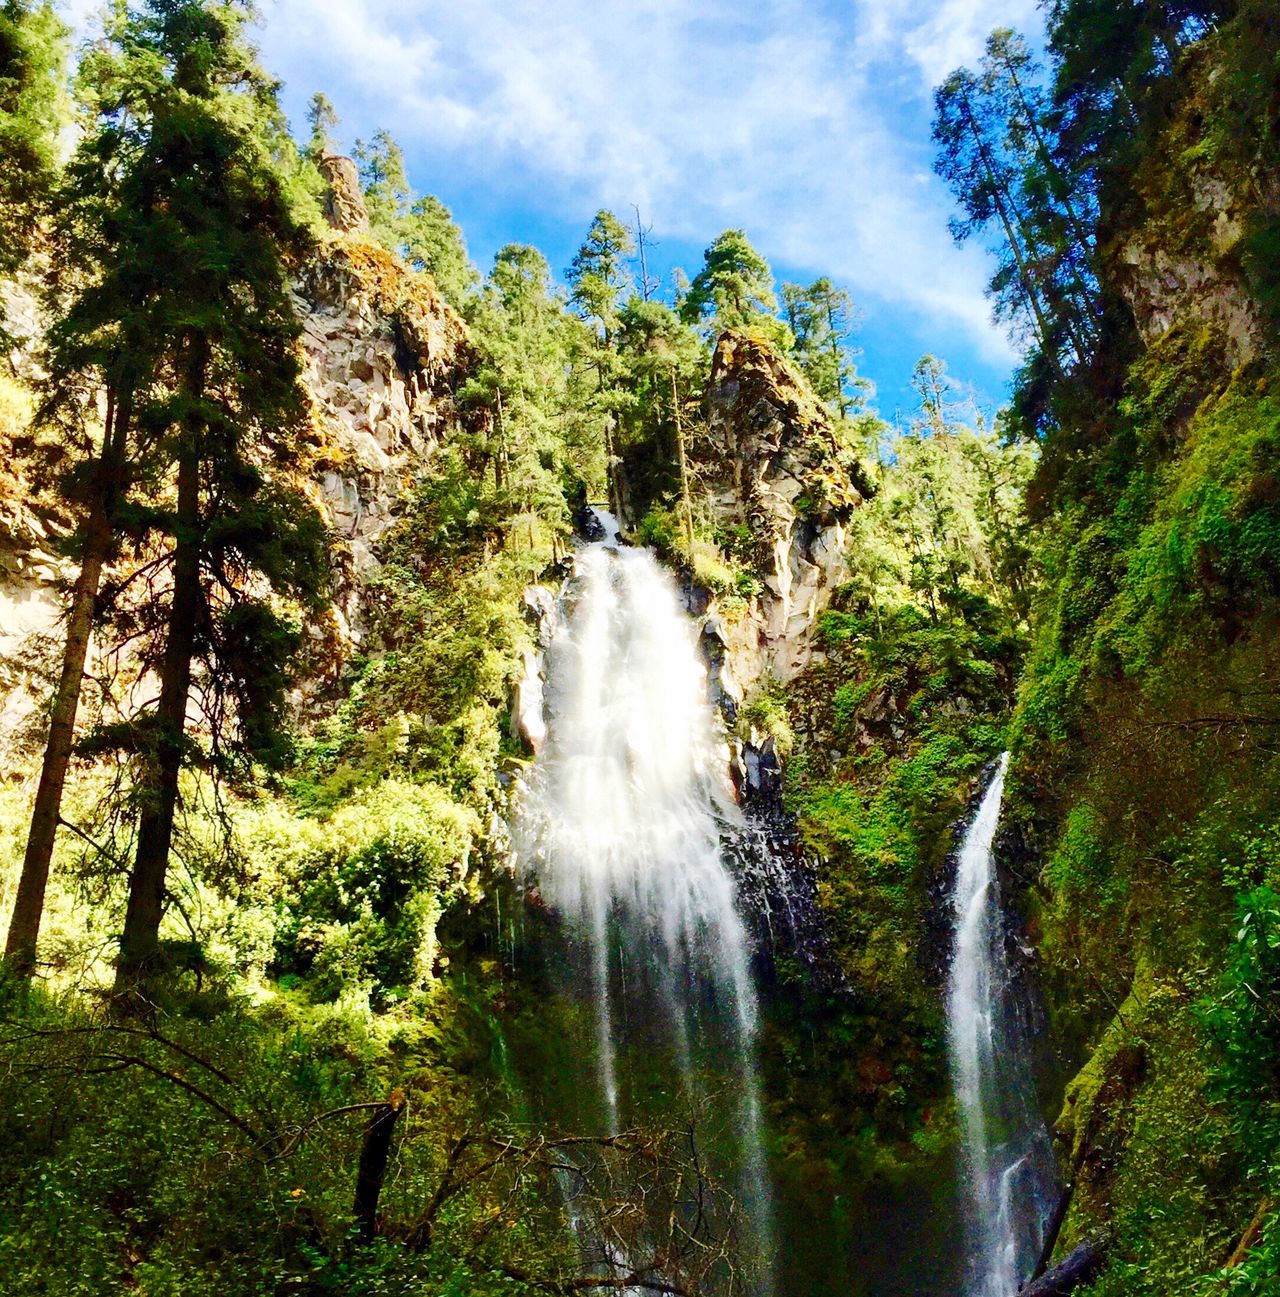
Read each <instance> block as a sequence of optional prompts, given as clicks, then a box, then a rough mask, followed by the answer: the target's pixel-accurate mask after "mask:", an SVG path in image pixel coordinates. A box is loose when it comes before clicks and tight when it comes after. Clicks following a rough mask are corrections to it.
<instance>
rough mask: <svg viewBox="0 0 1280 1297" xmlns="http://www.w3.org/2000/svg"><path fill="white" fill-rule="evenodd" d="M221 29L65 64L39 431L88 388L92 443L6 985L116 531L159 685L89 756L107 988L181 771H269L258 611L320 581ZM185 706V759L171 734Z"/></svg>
mask: <svg viewBox="0 0 1280 1297" xmlns="http://www.w3.org/2000/svg"><path fill="white" fill-rule="evenodd" d="M245 17H246V13H245V10H244V9H243V8H242V7H241V6H240V5H237V4H230V3H219V2H218V0H150V2H149V3H148V4H146V5H145V6H143V7H142V8H141V9H140V10H138V11H136V12H132V13H131V12H126V11H123V10H119V11H116V12H115V13H114V14H113V15H112V16H111V18H110V20H109V24H108V28H107V32H106V34H105V38H104V40H103V41H102V42H100V43H99V44H98V45H96V46H95V47H94V48H93V49H92V51H91V52H90V53H89V54H88V55H87V56H86V58H85V61H84V63H83V65H82V69H81V72H82V83H83V86H84V92H85V94H86V97H87V98H88V100H89V103H90V106H91V110H92V119H91V122H90V123H89V129H87V131H86V135H85V138H84V140H83V142H82V144H81V146H80V148H79V149H78V151H77V154H76V157H75V159H74V160H73V162H72V164H71V165H70V167H69V168H68V172H67V180H66V183H65V185H64V187H63V190H62V192H61V193H60V194H59V198H58V206H59V237H60V239H61V240H62V241H64V242H65V243H66V244H67V245H68V246H71V247H74V248H75V250H76V251H77V253H78V254H79V255H80V256H81V257H82V258H83V261H82V265H83V266H84V267H85V269H86V271H87V272H91V273H88V274H87V282H86V284H85V286H84V287H83V289H82V290H81V291H80V292H79V293H78V294H77V296H76V297H75V299H74V300H73V301H72V303H71V305H70V308H69V309H68V311H67V313H66V314H65V316H64V317H63V318H61V319H60V320H58V321H57V322H56V324H55V325H54V327H53V329H52V331H51V335H50V345H49V352H50V366H49V380H48V385H47V394H46V401H45V409H46V414H47V417H56V416H57V415H59V414H60V413H61V414H63V415H64V416H66V417H74V416H75V415H76V412H77V411H79V410H82V409H83V396H82V393H83V391H84V388H85V386H86V384H93V383H101V384H102V385H103V386H104V387H105V388H106V391H107V410H108V426H107V428H106V430H105V432H104V434H103V436H102V448H101V451H100V453H99V454H98V456H97V458H96V461H93V460H89V461H88V462H87V463H86V464H85V469H86V470H87V471H86V472H85V473H84V474H83V476H86V477H88V479H89V480H90V482H91V484H92V489H91V491H90V493H89V498H88V500H87V501H86V503H85V504H84V505H83V506H82V508H83V509H84V514H83V517H84V521H83V523H82V526H81V529H80V536H81V541H82V571H81V577H80V580H79V582H78V583H77V586H76V590H75V592H74V595H73V606H72V612H71V617H70V625H69V633H68V639H67V645H66V651H65V654H64V663H63V673H62V678H61V684H60V686H59V691H58V695H57V697H56V698H55V705H54V710H53V721H54V724H53V726H52V727H51V734H50V742H49V748H48V750H47V752H46V758H45V763H44V769H43V771H42V777H41V785H40V788H39V790H38V793H37V802H36V811H35V815H34V817H33V822H32V831H31V836H30V840H29V845H28V851H27V857H26V860H25V863H24V869H23V876H22V880H21V884H20V888H19V893H20V895H19V904H18V906H17V907H16V908H15V914H14V921H13V926H12V927H11V929H10V934H9V943H8V948H9V950H10V952H11V953H13V954H14V956H15V958H16V960H17V962H18V963H19V964H20V965H23V964H25V965H27V966H29V964H30V960H31V958H32V957H33V955H34V949H35V939H36V935H37V930H38V925H39V919H40V903H41V899H42V896H43V890H44V882H45V879H46V878H47V875H48V865H49V851H50V850H51V848H52V841H53V831H54V830H55V829H56V826H57V822H58V805H59V803H60V799H61V791H62V782H63V780H64V778H65V773H66V767H67V757H68V754H69V750H70V740H71V735H72V731H73V729H74V722H75V713H76V703H77V695H78V690H79V682H80V677H81V673H82V670H83V664H84V658H85V651H86V647H87V641H88V638H89V633H90V631H91V630H92V628H93V622H94V605H95V597H96V596H97V594H98V589H97V587H98V579H99V574H100V572H101V569H102V565H103V562H104V561H105V559H106V557H107V556H108V549H109V546H110V544H111V538H112V536H113V533H114V532H116V531H117V530H118V531H119V532H121V533H123V535H124V536H125V538H126V539H128V540H130V541H131V542H132V544H133V546H134V547H135V549H136V551H137V552H138V553H139V554H140V555H141V554H143V553H145V554H146V555H147V556H148V558H147V561H146V564H145V567H146V568H148V569H149V570H150V572H151V574H152V577H153V579H152V581H151V583H150V592H149V597H148V598H146V599H145V600H144V601H143V602H142V604H141V605H140V606H137V607H133V608H128V609H126V608H125V607H124V605H123V603H121V602H117V603H116V604H115V611H116V612H117V613H118V614H119V616H120V617H121V618H123V619H124V623H123V624H124V625H125V626H126V628H127V633H128V635H129V638H130V639H131V641H132V642H133V644H134V645H135V648H136V651H137V652H138V654H139V659H140V661H141V662H142V663H143V664H144V665H145V666H147V667H149V668H150V669H153V670H155V672H156V673H157V675H158V677H159V699H158V700H157V701H156V702H155V703H154V705H150V704H149V705H147V706H146V707H144V709H143V710H142V711H141V712H140V713H139V714H137V715H135V716H134V717H132V718H131V719H130V720H128V721H127V722H126V723H125V724H123V725H122V726H117V727H114V728H113V729H111V730H107V731H103V732H101V733H99V734H98V735H97V736H96V739H95V740H94V741H95V742H96V743H97V745H98V746H102V745H107V744H111V745H117V746H119V747H121V748H123V750H124V751H126V752H129V753H131V754H133V759H134V769H135V780H134V787H135V794H134V795H135V800H136V806H137V815H138V821H137V833H136V845H135V853H134V862H133V867H132V870H131V873H130V878H129V899H128V909H127V913H126V916H125V925H124V931H123V933H122V937H121V959H120V968H119V984H120V986H121V987H132V986H135V985H136V984H137V983H138V982H139V981H140V980H142V979H143V978H145V976H146V975H147V973H148V972H149V970H150V969H151V968H152V967H153V966H154V962H155V958H156V955H157V953H158V949H159V928H160V921H161V917H162V913H163V907H164V891H165V887H164V885H165V875H166V870H167V866H168V857H169V849H170V842H171V839H172V836H173V829H174V820H175V813H176V810H177V806H178V787H179V779H180V776H181V772H182V770H183V768H184V767H185V766H187V765H188V764H190V763H192V762H193V761H195V762H198V763H199V764H200V765H201V766H203V767H205V768H207V769H211V770H212V771H214V773H221V774H227V773H234V772H236V771H237V770H238V769H243V768H244V764H245V763H246V762H248V761H251V760H253V759H255V758H259V757H268V756H271V755H272V754H273V753H275V752H276V751H278V742H279V738H278V730H277V722H278V720H279V715H280V709H281V707H282V703H283V691H284V688H285V684H286V680H287V673H286V665H287V660H288V657H289V653H290V651H291V648H292V645H293V642H294V640H295V639H296V632H295V631H294V630H293V629H292V628H291V624H290V622H289V620H288V619H287V617H286V616H285V615H284V613H283V610H282V606H281V605H280V602H279V600H280V597H281V596H291V597H293V598H297V599H302V600H310V599H313V598H314V597H315V594H316V591H317V590H318V588H319V587H320V585H321V584H322V581H323V575H324V557H325V546H324V535H323V529H322V528H321V526H320V524H319V521H318V517H317V515H316V513H315V511H314V509H313V508H312V507H311V506H309V505H308V504H307V503H306V501H305V499H304V498H303V497H302V495H301V493H300V491H297V490H293V489H291V488H290V486H289V481H288V477H287V472H286V471H285V470H287V466H288V463H289V460H290V458H291V456H292V454H293V449H294V440H295V434H296V432H297V430H298V429H299V428H300V426H301V425H302V422H303V419H304V406H303V402H302V398H301V390H300V388H299V386H298V382H297V379H298V372H299V367H298V360H297V356H296V346H295V339H296V337H297V334H298V328H299V326H298V323H297V321H296V318H295V316H294V313H293V310H292V306H291V301H290V298H289V292H288V281H287V277H286V272H285V258H286V257H287V256H289V255H297V254H300V253H301V252H302V251H304V250H305V249H306V248H307V246H308V239H307V236H306V234H305V231H304V229H303V227H302V226H300V225H299V223H298V222H297V220H296V219H295V215H294V213H293V211H292V210H291V208H290V205H289V203H288V199H287V195H286V191H285V188H284V184H283V182H282V179H281V176H280V173H279V170H278V166H277V160H278V154H279V152H280V148H279V141H278V139H277V134H278V132H279V130H280V129H281V119H280V116H279V110H278V108H277V106H276V103H275V88H274V86H273V84H272V83H271V82H270V81H268V80H267V79H266V78H265V77H264V76H263V74H262V73H261V71H260V70H259V69H258V67H257V66H256V64H255V62H254V60H253V56H252V51H251V49H250V47H249V46H248V45H247V44H246V42H245V40H244V37H243V34H242V28H243V24H244V21H245ZM69 480H70V481H74V480H75V478H74V475H73V477H72V478H71V479H69ZM157 553H158V554H159V557H155V555H156V554H157ZM127 584H128V582H121V583H119V585H118V587H117V591H116V593H117V594H118V593H119V592H120V590H122V589H123V588H124V587H125V586H127ZM193 689H194V690H195V691H196V693H197V694H198V697H199V713H200V716H201V732H202V734H203V736H204V740H203V743H201V742H200V741H199V740H197V739H196V738H193V737H192V736H191V735H190V734H189V733H188V710H189V708H190V706H191V696H192V693H193Z"/></svg>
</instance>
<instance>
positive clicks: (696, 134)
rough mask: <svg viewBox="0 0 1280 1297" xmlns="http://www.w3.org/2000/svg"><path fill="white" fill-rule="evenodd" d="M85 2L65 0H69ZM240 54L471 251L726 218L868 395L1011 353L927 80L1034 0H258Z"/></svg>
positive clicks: (890, 404) (673, 228) (713, 223)
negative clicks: (837, 327) (424, 196)
mask: <svg viewBox="0 0 1280 1297" xmlns="http://www.w3.org/2000/svg"><path fill="white" fill-rule="evenodd" d="M72 5H73V7H74V8H77V9H79V8H81V6H83V7H85V8H87V7H88V4H87V0H72ZM259 6H260V10H261V13H262V18H263V22H262V28H261V32H260V36H259V43H260V45H261V49H262V54H263V61H264V62H265V64H266V65H267V67H268V68H270V69H271V71H272V72H274V73H275V74H276V75H278V76H279V77H281V78H282V79H283V81H284V85H285V90H284V98H285V106H286V109H287V111H288V112H289V114H290V117H291V119H292V121H293V122H294V125H295V129H299V130H301V129H303V122H304V115H305V106H306V102H307V100H308V98H309V97H310V95H311V94H312V93H313V92H314V91H315V90H324V91H325V93H326V94H328V95H329V97H330V99H332V100H333V102H334V104H335V106H336V107H337V109H338V112H339V113H340V114H341V116H342V119H343V121H342V126H341V127H340V129H339V135H340V136H341V138H342V140H343V142H344V144H346V145H347V146H348V147H349V146H350V144H351V142H352V141H353V140H354V139H355V138H356V137H359V136H363V137H366V138H367V137H368V136H369V135H371V134H372V133H373V132H374V131H375V130H377V129H378V128H380V127H385V128H386V129H388V130H390V131H391V132H392V133H393V134H394V135H395V136H396V138H397V139H398V140H399V141H400V143H401V144H402V146H403V148H404V150H405V155H406V159H407V162H408V169H409V178H410V181H411V182H412V184H413V186H414V188H415V189H416V190H418V191H420V192H427V193H434V194H436V195H437V196H438V197H439V198H440V199H441V200H442V201H443V202H445V203H446V204H447V205H448V206H449V207H450V208H451V209H452V211H453V213H454V216H455V218H456V219H457V220H458V222H459V224H460V225H461V226H462V228H463V231H464V233H465V234H466V237H467V242H468V245H469V248H470V251H471V254H472V257H473V259H474V260H475V261H476V263H477V264H478V265H479V266H480V268H481V269H482V270H484V269H487V267H488V265H489V264H490V263H491V262H492V258H493V253H494V252H495V251H496V250H497V249H498V248H499V247H501V246H502V244H504V243H507V242H523V243H532V244H535V245H536V246H538V247H540V248H541V249H542V250H543V252H544V253H546V255H547V257H548V259H549V260H550V262H551V264H552V267H553V268H554V269H556V270H557V271H562V270H563V268H564V267H565V266H566V265H567V264H568V262H569V260H570V259H571V257H572V255H573V252H574V250H575V249H576V247H577V246H578V244H579V243H580V242H581V239H582V236H583V234H584V233H585V231H586V229H587V226H588V225H589V224H590V222H591V218H592V217H593V215H594V214H595V212H596V210H597V209H598V208H600V207H609V208H612V209H613V210H615V211H617V212H618V213H619V214H620V215H622V216H624V217H627V216H629V215H630V213H631V208H632V206H633V204H638V205H639V206H640V209H641V212H642V215H643V218H644V221H645V223H646V224H650V225H652V226H653V237H654V238H655V239H656V240H657V241H658V243H659V246H658V247H657V248H656V249H655V251H654V255H655V258H656V260H657V262H658V268H659V269H660V270H663V271H666V270H669V269H670V267H671V266H674V265H680V266H683V267H684V268H685V269H686V270H687V271H688V272H689V273H690V274H693V273H694V272H696V270H697V268H698V265H699V264H700V262H701V255H702V249H703V248H704V247H705V246H706V244H707V243H708V242H709V241H710V240H711V239H712V238H714V236H715V235H716V234H717V233H719V232H720V231H721V230H722V229H725V228H727V227H730V226H740V227H742V228H743V229H745V230H746V231H747V233H748V235H749V236H750V238H751V239H752V241H753V242H754V243H755V244H756V246H757V247H758V248H760V250H761V251H762V252H763V253H764V254H765V255H766V256H767V257H768V258H769V260H770V262H771V264H772V265H773V268H774V270H775V272H776V273H777V275H778V278H779V280H781V279H784V278H787V279H795V280H800V281H803V282H808V281H809V280H811V279H813V278H814V277H816V276H817V275H819V274H828V275H830V276H831V277H832V278H833V279H834V280H836V281H837V282H839V283H841V284H842V285H843V286H845V287H846V288H848V289H849V291H850V292H851V293H852V294H853V296H854V299H855V301H856V302H857V303H858V305H859V307H860V308H861V311H862V315H863V323H862V328H861V332H860V336H859V339H858V341H859V345H860V346H861V347H862V348H863V353H864V354H863V357H862V359H861V362H860V367H861V369H862V371H863V373H864V374H865V375H866V376H867V377H869V378H871V379H873V380H874V381H875V383H876V385H877V387H878V390H879V397H878V401H879V405H880V408H881V411H882V412H883V413H884V414H885V415H886V416H887V417H892V416H893V413H894V410H895V408H897V407H904V408H905V407H907V406H908V405H909V402H910V393H909V389H908V387H907V378H908V375H909V373H910V370H911V366H912V364H913V363H914V362H915V360H916V359H917V358H918V357H919V356H920V355H921V354H922V353H923V352H925V351H933V352H936V353H937V354H939V355H942V356H943V357H945V358H946V360H947V361H948V363H949V364H950V367H951V370H952V372H953V374H954V375H955V376H956V377H957V378H960V379H962V380H967V381H969V382H971V383H973V384H974V386H975V387H976V388H977V389H978V391H979V392H980V393H981V395H982V397H983V398H985V402H986V403H987V404H989V405H995V404H997V403H998V402H999V401H1000V399H1001V398H1002V397H1003V395H1004V393H1005V390H1006V384H1007V381H1008V377H1009V374H1010V372H1011V369H1012V367H1013V364H1014V362H1015V359H1016V358H1015V356H1014V354H1013V352H1012V350H1011V348H1010V346H1009V344H1008V343H1007V342H1006V340H1005V339H1004V337H1003V336H1002V334H1001V333H1000V332H999V331H998V330H997V329H995V328H994V327H993V326H992V325H991V323H990V310H989V306H988V303H987V301H986V300H985V298H984V297H983V293H982V287H983V284H984V282H985V279H986V276H987V274H988V273H989V268H988V266H987V264H986V260H985V258H984V255H983V253H982V252H981V250H980V249H978V248H976V247H971V248H964V249H958V248H956V247H954V246H953V244H952V242H951V239H950V236H949V235H948V233H947V228H946V222H947V217H948V216H949V215H950V212H951V203H950V200H949V197H948V195H947V193H946V191H945V190H944V188H943V186H942V185H941V183H940V182H939V181H938V180H937V179H936V178H935V177H934V176H933V174H932V172H931V149H930V144H929V117H930V110H931V103H930V94H931V90H932V87H933V86H934V85H935V84H936V83H937V82H938V81H939V80H941V79H942V78H943V77H944V76H945V75H946V74H947V73H948V72H949V71H950V70H951V69H952V68H954V67H956V66H958V65H959V64H961V63H965V62H971V61H973V60H974V59H975V58H976V57H977V55H978V54H979V53H980V51H981V46H982V42H983V40H984V38H985V36H986V34H987V33H988V32H989V31H990V30H991V29H992V28H993V27H996V26H1013V27H1017V28H1019V29H1020V30H1022V31H1024V32H1026V33H1027V34H1028V35H1032V34H1033V33H1035V32H1038V31H1039V29H1040V27H1041V21H1040V16H1039V14H1038V12H1037V8H1036V0H932V2H929V0H773V2H772V3H764V2H762V0H736V2H734V0H630V2H629V3H622V2H620V0H259Z"/></svg>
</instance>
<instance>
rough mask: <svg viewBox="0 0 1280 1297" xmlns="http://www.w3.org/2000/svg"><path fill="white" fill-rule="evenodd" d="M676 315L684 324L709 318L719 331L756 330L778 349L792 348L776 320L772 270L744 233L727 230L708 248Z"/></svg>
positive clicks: (695, 322) (789, 340) (779, 321)
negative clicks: (679, 316)
mask: <svg viewBox="0 0 1280 1297" xmlns="http://www.w3.org/2000/svg"><path fill="white" fill-rule="evenodd" d="M680 315H681V318H682V319H683V320H684V321H685V323H687V324H699V323H701V322H702V321H704V320H706V319H708V318H710V319H712V320H713V321H714V323H715V327H716V328H719V329H755V330H757V331H759V332H761V333H763V334H764V335H765V336H766V337H768V338H769V339H770V341H772V342H773V343H774V344H775V345H776V346H777V347H779V349H780V350H783V351H785V350H788V349H789V348H790V343H791V339H790V336H789V333H788V330H787V327H786V325H785V324H783V323H782V321H781V320H779V319H778V318H777V317H778V299H777V297H776V296H775V295H774V291H773V271H772V270H770V268H769V263H768V262H767V261H766V260H765V259H764V257H762V256H761V255H760V253H759V252H757V251H756V249H755V248H754V247H752V246H751V242H750V240H748V238H747V236H746V234H745V233H743V231H742V230H725V232H724V233H723V234H721V235H720V236H719V237H718V238H716V239H715V240H714V241H713V242H712V243H711V245H710V246H709V247H708V248H707V250H706V252H705V253H704V254H703V263H702V269H701V270H700V271H699V272H698V273H697V274H696V275H695V276H694V278H693V282H692V283H690V285H689V291H688V293H687V294H685V295H684V297H683V300H682V301H681V303H680Z"/></svg>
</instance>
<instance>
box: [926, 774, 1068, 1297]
mask: <svg viewBox="0 0 1280 1297" xmlns="http://www.w3.org/2000/svg"><path fill="white" fill-rule="evenodd" d="M1008 764H1009V754H1008V753H1005V754H1004V755H1003V756H1002V757H1001V758H1000V763H999V765H998V766H997V767H996V772H995V775H994V776H993V778H992V780H991V783H990V785H989V786H988V788H987V791H986V793H985V795H984V796H983V798H982V802H981V804H980V805H979V806H978V810H977V813H976V814H975V815H974V817H973V821H972V823H970V825H969V827H968V829H967V831H966V832H965V836H964V841H963V843H962V844H961V847H960V854H959V859H958V862H957V866H956V881H955V894H954V921H955V945H954V950H953V954H952V960H951V973H950V978H949V981H948V986H947V1035H948V1042H949V1045H950V1053H951V1074H952V1080H953V1084H954V1086H955V1094H956V1102H957V1104H958V1106H959V1109H960V1118H961V1135H962V1149H963V1156H964V1167H963V1169H964V1176H965V1180H964V1193H963V1197H964V1207H965V1217H966V1230H967V1249H966V1286H965V1292H966V1294H967V1297H1014V1294H1016V1293H1017V1291H1018V1288H1019V1286H1020V1285H1021V1284H1022V1283H1024V1282H1025V1281H1026V1280H1027V1279H1028V1278H1029V1277H1030V1273H1031V1270H1032V1268H1033V1267H1034V1265H1035V1262H1036V1253H1037V1250H1038V1247H1039V1242H1040V1234H1041V1230H1042V1228H1043V1208H1044V1204H1045V1202H1046V1200H1047V1197H1048V1194H1049V1191H1050V1187H1051V1183H1052V1153H1051V1151H1050V1148H1049V1143H1048V1138H1047V1135H1046V1132H1045V1129H1044V1124H1043V1122H1042V1121H1041V1120H1040V1118H1039V1116H1038V1114H1037V1112H1036V1105H1035V1096H1034V1083H1033V1078H1032V1075H1031V1063H1030V1055H1029V1041H1028V1039H1027V1032H1026V1030H1025V1028H1024V1026H1023V1023H1022V1020H1021V1016H1020V1014H1019V1005H1018V1004H1017V1002H1016V999H1015V996H1014V994H1013V986H1012V981H1011V976H1010V972H1011V970H1010V968H1009V963H1008V960H1007V958H1006V955H1005V926H1004V916H1003V914H1002V912H1001V908H1000V883H999V877H998V875H997V872H996V866H995V857H994V854H993V851H992V844H993V842H994V840H995V834H996V828H997V827H998V825H999V822H1000V805H1001V800H1002V798H1003V796H1004V778H1005V771H1006V770H1007V768H1008Z"/></svg>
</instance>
